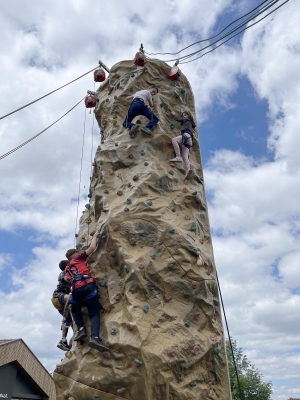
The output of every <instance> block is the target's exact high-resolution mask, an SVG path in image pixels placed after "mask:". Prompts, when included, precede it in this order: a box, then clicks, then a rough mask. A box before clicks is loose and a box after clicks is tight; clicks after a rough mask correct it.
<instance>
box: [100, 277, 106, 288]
mask: <svg viewBox="0 0 300 400" xmlns="http://www.w3.org/2000/svg"><path fill="white" fill-rule="evenodd" d="M99 285H100V286H101V287H105V286H106V281H105V280H104V279H101V281H100V282H99Z"/></svg>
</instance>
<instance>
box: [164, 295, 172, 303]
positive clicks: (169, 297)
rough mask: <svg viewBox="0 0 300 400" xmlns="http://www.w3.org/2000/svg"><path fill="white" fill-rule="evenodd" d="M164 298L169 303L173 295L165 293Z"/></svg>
mask: <svg viewBox="0 0 300 400" xmlns="http://www.w3.org/2000/svg"><path fill="white" fill-rule="evenodd" d="M164 299H165V302H166V303H169V301H171V300H172V296H170V295H169V294H165V295H164Z"/></svg>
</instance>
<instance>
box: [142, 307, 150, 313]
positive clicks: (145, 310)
mask: <svg viewBox="0 0 300 400" xmlns="http://www.w3.org/2000/svg"><path fill="white" fill-rule="evenodd" d="M143 311H144V313H145V314H147V312H148V311H149V306H147V305H146V306H144V307H143Z"/></svg>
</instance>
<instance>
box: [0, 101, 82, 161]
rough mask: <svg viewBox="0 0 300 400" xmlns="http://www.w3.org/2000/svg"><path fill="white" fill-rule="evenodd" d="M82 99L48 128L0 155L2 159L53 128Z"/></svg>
mask: <svg viewBox="0 0 300 400" xmlns="http://www.w3.org/2000/svg"><path fill="white" fill-rule="evenodd" d="M84 98H85V96H84V97H83V99H84ZM83 99H81V100H80V101H79V102H78V103H76V104H75V106H73V107H72V108H70V110H68V111H67V112H66V113H65V114H64V115H62V116H61V117H60V118H58V119H57V120H56V121H54V122H53V123H52V124H51V125H49V126H47V128H45V129H43V130H42V131H41V132H39V133H37V134H36V135H34V136H32V137H31V138H30V139H28V140H26V142H24V143H22V144H20V145H19V146H17V147H15V148H14V149H12V150H10V151H8V152H7V153H5V154H2V156H0V160H2V159H3V158H5V157H7V156H9V155H10V154H12V153H14V152H15V151H17V150H19V149H21V148H22V147H23V146H25V145H26V144H28V143H30V142H31V141H32V140H34V139H36V138H37V137H38V136H40V135H41V134H42V133H44V132H46V131H47V130H48V129H49V128H51V127H52V126H53V125H55V124H56V123H57V122H58V121H60V120H61V119H62V118H64V117H65V116H66V115H67V114H69V113H70V112H71V111H72V110H74V108H75V107H77V106H78V105H79V104H80V103H81V102H82V100H83Z"/></svg>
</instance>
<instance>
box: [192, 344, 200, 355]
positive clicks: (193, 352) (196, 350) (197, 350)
mask: <svg viewBox="0 0 300 400" xmlns="http://www.w3.org/2000/svg"><path fill="white" fill-rule="evenodd" d="M191 353H192V354H194V355H196V354H198V353H199V346H194V347H193V348H192V350H191Z"/></svg>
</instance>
